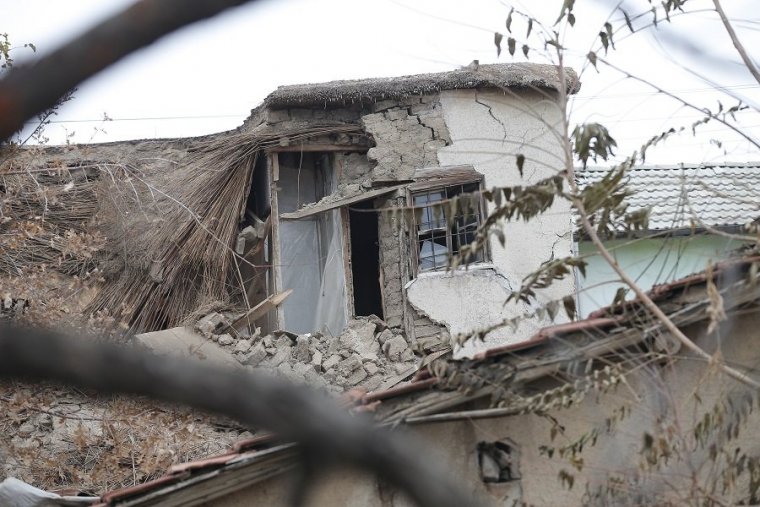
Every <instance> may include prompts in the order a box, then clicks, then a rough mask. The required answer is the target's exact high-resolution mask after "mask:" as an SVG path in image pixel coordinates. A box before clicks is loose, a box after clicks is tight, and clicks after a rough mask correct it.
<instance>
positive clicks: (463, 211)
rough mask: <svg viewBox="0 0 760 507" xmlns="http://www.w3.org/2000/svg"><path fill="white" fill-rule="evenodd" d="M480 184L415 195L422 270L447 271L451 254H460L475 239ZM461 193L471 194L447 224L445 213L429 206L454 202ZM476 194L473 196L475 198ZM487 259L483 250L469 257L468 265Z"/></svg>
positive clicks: (452, 186)
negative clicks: (449, 201)
mask: <svg viewBox="0 0 760 507" xmlns="http://www.w3.org/2000/svg"><path fill="white" fill-rule="evenodd" d="M479 191H480V183H479V182H471V183H465V184H458V185H450V186H447V187H445V188H441V189H438V190H427V191H424V192H420V193H418V194H414V195H413V199H414V206H415V207H417V208H418V209H420V208H421V213H420V212H419V211H418V212H417V213H418V214H417V216H418V217H419V219H418V220H419V223H417V235H418V237H417V249H418V250H417V251H418V252H419V256H418V259H419V266H418V268H419V271H432V270H437V269H445V268H447V267H448V266H449V259H450V257H451V256H452V255H456V254H458V253H459V251H460V249H461V247H462V246H464V245H468V244H470V243H472V242H473V241H474V240H475V236H476V232H477V230H478V227H479V226H480V224H481V223H482V217H481V198H480V196H479V195H478V194H477V192H479ZM461 194H470V195H468V196H465V197H463V199H462V200H461V201H460V204H459V209H458V212H457V214H456V215H455V216H453V217H450V218H451V222H449V223H448V224H447V222H446V219H445V217H444V214H443V210H442V209H440V208H439V210H438V211H436V210H435V209H434V208H433V207H432V206H430V204H432V203H437V202H440V201H443V200H447V199H451V198H453V197H456V196H458V195H461ZM473 194H474V195H473ZM484 259H485V255H484V252H483V250H482V249H481V250H479V251H477V252H475V253H474V254H472V255H470V256H469V258H468V259H463V260H464V261H465V262H479V261H483V260H484Z"/></svg>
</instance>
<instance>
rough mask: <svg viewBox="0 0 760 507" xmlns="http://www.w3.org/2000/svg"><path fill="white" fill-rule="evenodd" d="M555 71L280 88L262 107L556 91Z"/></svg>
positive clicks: (500, 69)
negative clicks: (449, 93) (448, 93)
mask: <svg viewBox="0 0 760 507" xmlns="http://www.w3.org/2000/svg"><path fill="white" fill-rule="evenodd" d="M565 81H566V85H567V90H568V92H570V93H576V92H577V91H578V90H579V89H580V81H579V80H578V75H577V74H576V73H575V71H574V70H572V69H570V68H565ZM558 83H559V78H558V75H557V67H556V66H554V65H543V64H537V63H510V64H490V65H480V66H479V67H478V68H477V70H473V69H469V68H463V69H458V70H453V71H449V72H437V73H434V74H417V75H414V76H400V77H389V78H373V79H353V80H345V81H330V82H327V83H317V84H299V85H290V86H280V87H279V88H277V90H275V91H274V92H273V93H271V94H270V95H269V96H268V97H267V98H266V99H264V103H263V104H262V105H263V106H264V107H270V108H273V109H278V108H286V107H309V106H321V107H325V106H326V105H340V104H352V103H361V102H375V101H378V100H386V99H402V98H404V97H408V96H410V95H427V94H431V93H437V92H440V91H441V90H467V89H473V88H539V89H552V90H556V89H557V86H558Z"/></svg>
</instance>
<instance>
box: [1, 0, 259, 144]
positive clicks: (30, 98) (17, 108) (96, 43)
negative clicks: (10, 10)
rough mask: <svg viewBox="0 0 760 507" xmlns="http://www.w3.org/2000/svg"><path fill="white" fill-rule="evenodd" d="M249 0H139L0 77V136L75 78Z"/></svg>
mask: <svg viewBox="0 0 760 507" xmlns="http://www.w3.org/2000/svg"><path fill="white" fill-rule="evenodd" d="M249 1H254V0H196V1H194V2H187V1H185V0H140V1H138V2H136V3H135V4H134V5H132V6H131V7H129V8H127V9H126V10H124V11H122V12H120V13H119V14H116V15H115V16H113V17H111V18H109V19H107V20H106V21H104V22H102V23H101V24H99V25H98V26H96V27H94V28H92V29H91V30H89V31H88V32H86V33H84V34H82V35H81V36H79V37H78V38H76V39H75V40H73V41H71V42H70V43H68V44H66V45H65V46H63V47H61V48H59V49H58V50H56V51H54V52H53V53H51V54H49V55H48V56H46V57H44V58H41V59H40V60H38V61H36V62H34V63H32V64H30V65H19V66H15V67H13V68H12V69H11V70H10V71H9V72H8V74H7V77H5V78H4V79H3V80H2V81H0V140H6V139H8V138H9V137H10V136H11V135H13V134H14V133H15V132H17V131H19V130H21V128H23V126H24V122H25V121H26V120H28V119H30V118H33V117H34V116H35V115H38V114H40V113H42V112H43V111H46V110H48V109H50V108H51V107H53V106H55V104H56V103H57V102H58V101H59V100H60V99H61V98H62V97H64V95H65V94H66V93H67V92H68V91H69V90H71V89H73V88H74V87H75V86H77V85H78V84H79V83H81V82H83V81H84V80H86V79H87V78H89V77H91V76H93V75H95V74H97V73H98V72H100V71H102V70H103V69H105V68H106V67H108V66H110V65H112V64H113V63H115V62H117V61H119V60H121V59H122V58H123V57H125V56H127V55H128V54H130V53H132V52H134V51H136V50H138V49H140V48H143V47H145V46H148V45H150V44H152V43H153V42H155V41H156V40H158V39H160V38H161V37H163V36H164V35H167V34H169V33H171V32H173V31H174V30H177V29H178V28H181V27H183V26H185V25H189V24H191V23H194V22H196V21H201V20H203V19H206V18H209V17H212V16H214V15H216V14H218V13H220V12H222V11H223V10H225V9H227V8H229V7H234V6H237V5H240V4H243V3H246V2H249Z"/></svg>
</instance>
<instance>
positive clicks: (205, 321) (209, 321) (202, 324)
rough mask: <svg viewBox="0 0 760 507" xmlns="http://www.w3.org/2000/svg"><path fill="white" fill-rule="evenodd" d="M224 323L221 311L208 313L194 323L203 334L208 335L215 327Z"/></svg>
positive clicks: (219, 326)
mask: <svg viewBox="0 0 760 507" xmlns="http://www.w3.org/2000/svg"><path fill="white" fill-rule="evenodd" d="M225 323H226V320H225V318H224V316H223V315H222V314H221V313H217V312H214V313H209V314H208V315H206V316H205V317H203V318H202V319H200V320H199V321H198V323H197V324H195V329H197V330H198V331H199V332H200V333H201V334H202V335H203V336H206V337H209V336H211V334H212V333H213V332H214V331H216V330H217V329H219V328H221V327H222V325H224V324H225Z"/></svg>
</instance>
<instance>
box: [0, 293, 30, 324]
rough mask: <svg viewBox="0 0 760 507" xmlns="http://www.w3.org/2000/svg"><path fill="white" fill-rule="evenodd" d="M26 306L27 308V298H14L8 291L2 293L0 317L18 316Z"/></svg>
mask: <svg viewBox="0 0 760 507" xmlns="http://www.w3.org/2000/svg"><path fill="white" fill-rule="evenodd" d="M27 308H29V301H28V300H27V299H21V298H14V297H12V296H11V295H10V294H8V293H6V294H3V298H2V304H0V319H10V318H17V317H20V316H21V315H22V314H23V313H24V312H25V311H26V309H27Z"/></svg>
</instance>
